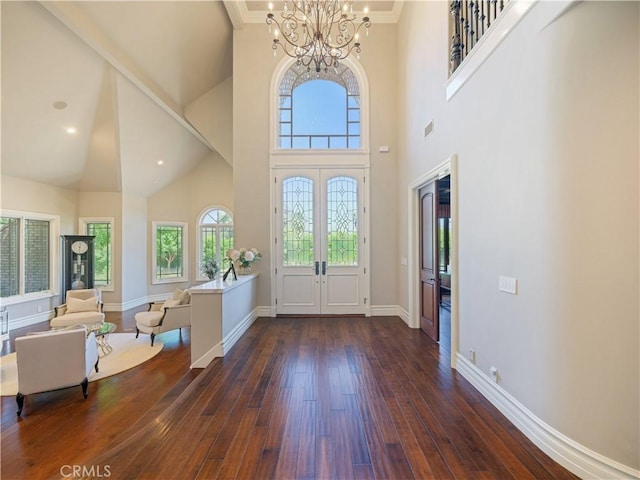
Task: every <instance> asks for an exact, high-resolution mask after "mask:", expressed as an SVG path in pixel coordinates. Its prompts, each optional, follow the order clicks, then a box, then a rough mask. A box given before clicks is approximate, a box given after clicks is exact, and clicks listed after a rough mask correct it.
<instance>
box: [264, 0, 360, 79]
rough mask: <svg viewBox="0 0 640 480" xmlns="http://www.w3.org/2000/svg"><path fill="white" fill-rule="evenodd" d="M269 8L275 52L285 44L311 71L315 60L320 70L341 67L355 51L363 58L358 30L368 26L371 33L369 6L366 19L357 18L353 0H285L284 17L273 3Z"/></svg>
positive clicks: (315, 66)
mask: <svg viewBox="0 0 640 480" xmlns="http://www.w3.org/2000/svg"><path fill="white" fill-rule="evenodd" d="M269 10H271V12H269V13H268V14H267V25H269V32H272V33H273V45H272V47H271V48H273V54H274V55H275V54H276V52H277V50H278V47H281V48H282V50H283V51H284V53H286V54H287V55H289V56H290V57H292V58H295V59H296V64H297V65H298V66H302V67H307V71H310V70H311V65H312V64H313V68H314V69H315V71H316V72H320V71H322V70H324V71H327V69H328V68H329V67H334V68H335V67H338V65H339V64H340V60H342V59H344V58H347V57H348V56H349V54H350V53H351V52H352V51H355V53H356V54H357V55H358V58H360V57H359V54H360V42H359V33H358V32H359V30H360V28H362V26H364V27H365V29H366V32H367V34H368V33H369V27H370V26H371V21H370V20H369V17H368V16H367V14H368V9H367V8H365V9H364V13H363V17H362V20H361V21H360V22H358V21H357V20H356V14H355V13H354V12H353V2H352V1H351V0H285V2H284V10H283V11H282V12H281V13H280V16H281V17H282V18H281V19H280V20H278V19H277V18H276V17H275V16H274V14H273V13H272V11H273V4H272V3H270V4H269ZM273 24H275V28H273V30H272V25H273ZM281 38H282V40H281Z"/></svg>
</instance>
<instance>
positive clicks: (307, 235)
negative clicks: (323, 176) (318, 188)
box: [282, 177, 313, 267]
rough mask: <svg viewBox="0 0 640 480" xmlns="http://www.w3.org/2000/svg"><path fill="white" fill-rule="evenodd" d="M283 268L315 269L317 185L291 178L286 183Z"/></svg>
mask: <svg viewBox="0 0 640 480" xmlns="http://www.w3.org/2000/svg"><path fill="white" fill-rule="evenodd" d="M282 240H283V241H282V265H283V266H285V267H291V266H305V267H308V266H311V265H313V181H312V180H311V179H309V178H305V177H291V178H287V179H286V180H285V181H284V182H282Z"/></svg>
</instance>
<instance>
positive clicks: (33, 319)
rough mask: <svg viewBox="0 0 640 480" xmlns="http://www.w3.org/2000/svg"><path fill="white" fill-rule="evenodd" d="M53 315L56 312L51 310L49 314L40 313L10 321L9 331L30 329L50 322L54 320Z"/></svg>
mask: <svg viewBox="0 0 640 480" xmlns="http://www.w3.org/2000/svg"><path fill="white" fill-rule="evenodd" d="M53 315H54V311H53V310H49V311H48V312H40V313H36V314H35V315H28V316H26V317H20V318H17V319H15V320H9V331H11V330H15V329H16V328H24V327H30V326H31V325H35V324H36V323H41V322H48V321H49V320H51V319H52V318H53Z"/></svg>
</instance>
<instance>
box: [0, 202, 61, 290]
mask: <svg viewBox="0 0 640 480" xmlns="http://www.w3.org/2000/svg"><path fill="white" fill-rule="evenodd" d="M56 222H57V220H56V217H53V216H46V215H39V214H28V213H24V214H23V213H17V212H16V213H12V214H10V215H6V216H2V217H0V265H2V269H1V273H0V297H1V298H9V297H19V296H23V295H29V296H33V295H37V294H42V293H49V292H51V291H52V290H53V287H52V285H53V281H52V275H51V272H53V262H54V260H55V257H54V255H52V250H53V249H52V245H53V244H54V235H55V234H54V232H55V231H57V223H56Z"/></svg>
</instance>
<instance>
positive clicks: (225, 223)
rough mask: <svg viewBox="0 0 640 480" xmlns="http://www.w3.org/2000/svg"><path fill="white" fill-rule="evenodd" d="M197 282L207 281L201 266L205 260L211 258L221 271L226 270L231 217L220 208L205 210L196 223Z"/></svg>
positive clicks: (229, 213) (230, 234)
mask: <svg viewBox="0 0 640 480" xmlns="http://www.w3.org/2000/svg"><path fill="white" fill-rule="evenodd" d="M198 230H199V233H198V240H197V241H198V246H197V247H198V280H207V277H206V276H205V275H204V274H203V273H202V270H201V265H202V262H203V261H204V260H205V259H208V258H213V259H214V260H215V261H216V262H218V265H219V266H220V269H221V270H225V269H226V268H228V261H229V260H228V259H227V258H226V255H225V253H226V251H227V250H229V249H230V248H233V217H232V215H231V212H229V211H228V210H226V209H225V208H221V207H212V208H210V209H207V210H206V211H205V212H204V213H203V214H202V215H200V219H199V221H198Z"/></svg>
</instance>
